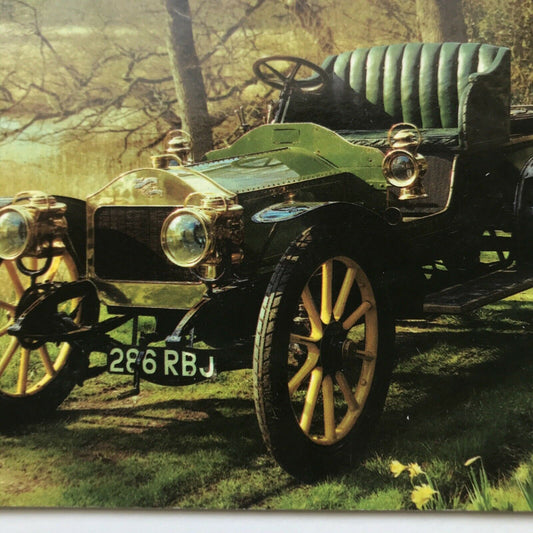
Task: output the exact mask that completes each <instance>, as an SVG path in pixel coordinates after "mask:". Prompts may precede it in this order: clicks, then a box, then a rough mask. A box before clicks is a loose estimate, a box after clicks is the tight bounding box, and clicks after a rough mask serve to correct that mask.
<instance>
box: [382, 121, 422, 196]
mask: <svg viewBox="0 0 533 533" xmlns="http://www.w3.org/2000/svg"><path fill="white" fill-rule="evenodd" d="M388 142H389V145H390V147H391V149H390V150H389V151H388V152H387V154H386V155H385V157H384V159H383V163H382V169H383V175H384V176H385V179H386V180H387V182H388V183H389V184H390V185H392V186H393V187H398V188H400V189H401V190H400V196H399V197H398V199H399V200H413V199H418V198H427V194H426V192H425V190H424V185H423V183H422V176H424V174H425V173H426V171H427V161H426V159H425V157H424V156H423V155H422V154H419V153H418V148H419V147H420V144H421V142H422V134H421V133H420V130H419V129H418V128H417V127H416V126H415V125H414V124H409V123H405V122H401V123H399V124H395V125H394V126H392V127H391V129H390V130H389V134H388Z"/></svg>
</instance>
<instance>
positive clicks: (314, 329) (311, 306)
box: [302, 285, 323, 339]
mask: <svg viewBox="0 0 533 533" xmlns="http://www.w3.org/2000/svg"><path fill="white" fill-rule="evenodd" d="M302 302H303V304H304V308H305V310H306V311H307V315H308V316H309V321H310V322H311V337H313V338H319V339H321V338H322V333H323V329H322V322H321V321H320V315H319V314H318V311H317V309H316V305H315V302H314V300H313V296H312V295H311V291H310V290H309V287H308V286H307V285H306V286H305V289H304V290H303V292H302Z"/></svg>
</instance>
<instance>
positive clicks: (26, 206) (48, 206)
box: [0, 191, 67, 260]
mask: <svg viewBox="0 0 533 533" xmlns="http://www.w3.org/2000/svg"><path fill="white" fill-rule="evenodd" d="M66 210H67V207H66V205H65V204H63V203H60V202H57V201H56V199H55V198H54V197H53V196H49V195H47V194H45V193H43V192H41V191H26V192H21V193H18V194H17V195H16V196H15V197H14V198H13V202H12V203H11V204H10V205H8V206H6V207H4V208H2V209H0V258H1V259H4V260H14V259H18V258H19V257H22V256H31V257H37V258H41V257H52V256H56V255H61V254H62V253H63V252H64V251H65V244H64V242H63V238H64V237H65V235H66V233H67V222H66V219H65V217H64V214H65V211H66Z"/></svg>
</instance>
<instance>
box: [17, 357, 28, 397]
mask: <svg viewBox="0 0 533 533" xmlns="http://www.w3.org/2000/svg"><path fill="white" fill-rule="evenodd" d="M29 364H30V351H29V350H28V349H26V348H22V350H21V351H20V366H19V377H18V381H17V394H25V393H26V388H27V386H28V367H29Z"/></svg>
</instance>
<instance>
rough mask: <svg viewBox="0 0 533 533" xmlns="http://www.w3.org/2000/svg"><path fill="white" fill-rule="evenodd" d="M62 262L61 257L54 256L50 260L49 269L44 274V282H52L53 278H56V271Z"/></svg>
mask: <svg viewBox="0 0 533 533" xmlns="http://www.w3.org/2000/svg"><path fill="white" fill-rule="evenodd" d="M62 261H63V256H61V255H59V256H56V257H54V258H53V259H52V263H51V265H50V268H49V269H48V270H47V271H46V272H45V274H44V280H45V281H54V278H55V277H56V274H57V271H58V269H59V266H60V265H61V262H62Z"/></svg>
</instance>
